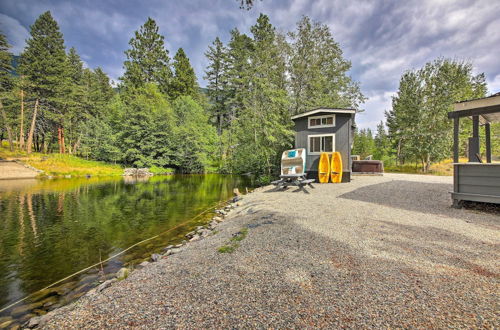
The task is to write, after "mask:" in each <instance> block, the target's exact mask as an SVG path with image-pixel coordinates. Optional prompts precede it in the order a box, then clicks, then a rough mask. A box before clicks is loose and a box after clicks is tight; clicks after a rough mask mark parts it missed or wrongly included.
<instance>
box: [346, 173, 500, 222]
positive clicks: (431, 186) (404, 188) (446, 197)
mask: <svg viewBox="0 0 500 330" xmlns="http://www.w3.org/2000/svg"><path fill="white" fill-rule="evenodd" d="M451 190H453V185H451V184H443V183H427V182H426V183H423V182H415V181H405V180H393V181H389V182H382V183H378V184H374V185H370V186H364V187H361V188H358V189H356V190H353V191H350V192H348V193H345V194H343V195H340V196H339V198H345V199H351V200H357V201H362V202H368V203H374V204H378V205H384V206H389V207H395V208H399V209H404V210H409V211H416V212H422V213H425V214H437V215H445V216H450V217H454V218H458V219H464V220H466V221H481V222H484V221H487V219H485V218H487V217H485V215H488V214H495V213H494V212H487V210H482V211H483V212H481V213H480V212H477V211H467V210H458V209H455V208H452V207H451V197H450V193H449V192H450V191H451ZM497 220H498V219H497ZM490 222H491V221H490ZM494 223H497V224H498V221H496V222H494ZM492 224H493V223H492Z"/></svg>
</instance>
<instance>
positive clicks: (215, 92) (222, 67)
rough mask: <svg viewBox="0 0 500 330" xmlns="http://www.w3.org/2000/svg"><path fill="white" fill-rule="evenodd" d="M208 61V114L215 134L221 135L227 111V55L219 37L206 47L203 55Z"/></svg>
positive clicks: (206, 77)
mask: <svg viewBox="0 0 500 330" xmlns="http://www.w3.org/2000/svg"><path fill="white" fill-rule="evenodd" d="M205 56H206V57H207V59H208V66H207V69H206V71H205V79H206V80H207V82H208V85H207V91H208V96H209V97H210V99H211V100H212V102H213V103H212V105H211V107H210V113H211V115H212V117H213V119H214V120H215V125H216V127H217V133H218V134H219V135H221V134H222V128H223V127H224V128H225V127H226V123H227V121H228V118H227V117H228V111H227V108H228V107H227V105H226V104H227V100H228V95H229V93H228V90H227V70H228V65H229V63H228V53H227V48H226V47H225V46H224V44H223V43H222V42H221V41H220V39H219V37H217V38H215V40H214V42H213V44H212V45H211V46H209V47H208V51H207V52H206V53H205Z"/></svg>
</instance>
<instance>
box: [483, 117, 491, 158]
mask: <svg viewBox="0 0 500 330" xmlns="http://www.w3.org/2000/svg"><path fill="white" fill-rule="evenodd" d="M484 133H485V136H486V139H485V140H486V162H487V163H491V128H490V123H486V124H485V125H484Z"/></svg>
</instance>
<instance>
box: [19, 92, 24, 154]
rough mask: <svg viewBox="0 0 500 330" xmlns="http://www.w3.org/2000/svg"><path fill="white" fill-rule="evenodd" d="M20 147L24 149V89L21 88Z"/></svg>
mask: <svg viewBox="0 0 500 330" xmlns="http://www.w3.org/2000/svg"><path fill="white" fill-rule="evenodd" d="M19 149H21V150H23V149H24V91H23V90H21V125H20V127H19Z"/></svg>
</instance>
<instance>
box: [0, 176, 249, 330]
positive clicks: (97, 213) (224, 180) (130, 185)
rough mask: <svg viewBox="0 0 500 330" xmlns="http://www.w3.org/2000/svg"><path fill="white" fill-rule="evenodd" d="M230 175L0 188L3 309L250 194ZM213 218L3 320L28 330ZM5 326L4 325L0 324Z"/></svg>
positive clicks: (0, 184) (245, 183) (4, 184)
mask: <svg viewBox="0 0 500 330" xmlns="http://www.w3.org/2000/svg"><path fill="white" fill-rule="evenodd" d="M250 186H251V183H250V180H249V178H247V177H240V176H230V175H216V174H213V175H174V176H155V177H151V178H149V179H146V180H144V181H142V182H138V181H137V180H127V179H123V178H121V177H120V178H90V179H85V178H78V179H56V180H16V181H0V309H1V308H2V307H5V306H7V305H9V304H11V303H12V302H15V301H17V300H18V299H20V298H22V297H24V296H26V295H27V294H30V293H33V292H35V291H37V290H40V289H42V288H44V287H46V286H48V285H49V284H51V283H53V282H55V281H57V280H60V279H61V278H64V277H65V276H68V275H70V274H73V273H74V272H76V271H78V270H80V269H83V268H85V267H88V266H90V265H92V264H94V263H96V262H99V261H100V260H103V259H106V258H107V257H109V256H111V255H113V254H115V253H117V252H120V251H121V250H123V249H125V248H127V247H129V246H131V245H132V244H134V243H136V242H139V241H141V240H143V239H146V238H149V237H151V236H154V235H156V234H159V233H161V232H164V231H166V230H168V229H169V228H173V227H175V226H178V225H179V224H182V223H184V222H186V220H188V219H190V218H192V217H194V216H195V215H197V214H199V213H200V212H202V211H204V210H206V209H207V208H209V207H210V206H213V205H214V204H216V203H217V202H219V201H222V200H227V199H229V198H230V197H232V190H233V188H236V187H238V188H239V189H240V191H244V190H245V187H250ZM208 217H210V214H206V215H205V216H202V217H199V218H197V219H196V221H192V222H189V223H187V224H185V225H182V226H180V227H179V228H176V229H175V230H174V231H172V232H169V233H168V234H165V235H163V236H162V237H160V238H158V239H155V240H153V241H148V242H147V243H145V244H142V245H140V246H138V247H136V248H133V249H132V250H130V251H127V252H126V253H125V254H124V255H122V256H120V257H119V258H117V259H115V260H113V261H110V262H108V263H106V264H105V265H104V266H103V268H100V267H98V268H96V269H91V270H90V271H88V272H86V273H85V274H83V275H80V276H76V277H74V278H71V279H70V280H68V281H66V282H64V283H63V284H62V285H58V286H56V287H54V288H51V289H48V290H44V291H43V292H41V293H38V294H36V295H35V297H33V298H31V299H28V300H27V301H25V302H23V303H21V304H17V305H16V306H14V307H13V308H10V309H8V310H6V311H4V312H3V313H0V318H2V317H3V319H4V320H9V318H10V317H12V321H13V322H16V323H19V324H20V323H22V322H23V321H24V320H26V319H28V317H30V316H33V315H37V314H38V315H41V314H44V313H45V312H46V311H47V310H51V309H53V308H55V307H57V306H59V305H61V304H64V303H65V302H69V301H71V300H73V299H75V298H77V297H79V296H80V295H82V294H83V293H84V292H85V291H87V290H88V289H90V288H91V287H93V286H96V285H98V284H99V282H102V280H104V279H105V278H109V277H110V276H112V274H113V273H114V272H116V270H118V269H119V268H120V267H121V266H122V265H124V264H125V265H129V264H136V263H138V262H141V261H143V260H145V258H148V256H150V255H151V253H153V252H156V251H160V250H161V248H162V247H165V246H166V245H168V244H170V243H176V242H180V241H181V240H182V238H183V235H184V234H185V233H186V232H188V231H190V230H192V228H193V227H195V226H196V225H199V224H200V223H203V222H206V221H207V219H208ZM0 323H1V322H0Z"/></svg>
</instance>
